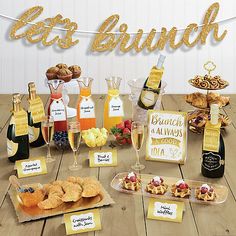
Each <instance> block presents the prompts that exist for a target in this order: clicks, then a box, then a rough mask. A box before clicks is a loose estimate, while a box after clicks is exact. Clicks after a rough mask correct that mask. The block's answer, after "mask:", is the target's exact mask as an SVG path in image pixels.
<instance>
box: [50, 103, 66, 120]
mask: <svg viewBox="0 0 236 236" xmlns="http://www.w3.org/2000/svg"><path fill="white" fill-rule="evenodd" d="M50 115H51V116H52V117H53V119H54V121H64V120H66V108H65V105H64V103H63V101H62V100H53V102H52V103H51V105H50Z"/></svg>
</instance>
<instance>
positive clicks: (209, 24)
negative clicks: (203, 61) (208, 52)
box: [201, 2, 227, 44]
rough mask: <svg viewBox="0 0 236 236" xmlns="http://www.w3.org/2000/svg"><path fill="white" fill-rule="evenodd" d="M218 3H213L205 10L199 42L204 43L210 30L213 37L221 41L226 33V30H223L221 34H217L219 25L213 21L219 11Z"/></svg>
mask: <svg viewBox="0 0 236 236" xmlns="http://www.w3.org/2000/svg"><path fill="white" fill-rule="evenodd" d="M219 7H220V5H219V3H218V2H215V3H213V4H212V5H211V6H210V7H209V8H208V10H207V12H206V15H205V17H204V20H203V27H202V32H201V43H202V44H205V43H206V38H207V36H208V34H209V32H210V31H211V30H213V37H214V39H215V40H216V41H218V42H219V41H221V40H223V39H224V37H225V35H226V34H227V30H225V31H224V32H223V34H222V35H221V36H218V32H219V25H218V24H217V23H213V22H214V20H215V19H216V16H217V14H218V12H219Z"/></svg>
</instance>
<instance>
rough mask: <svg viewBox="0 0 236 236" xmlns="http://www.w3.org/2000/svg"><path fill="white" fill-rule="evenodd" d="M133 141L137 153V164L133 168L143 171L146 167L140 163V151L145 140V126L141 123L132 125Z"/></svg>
mask: <svg viewBox="0 0 236 236" xmlns="http://www.w3.org/2000/svg"><path fill="white" fill-rule="evenodd" d="M131 139H132V144H133V148H134V149H135V151H136V157H137V160H136V163H135V164H134V165H132V166H131V168H132V169H133V170H136V171H138V170H143V169H144V168H145V165H142V164H140V162H139V151H140V149H141V148H142V145H143V140H144V125H143V124H142V123H141V122H133V123H132V125H131Z"/></svg>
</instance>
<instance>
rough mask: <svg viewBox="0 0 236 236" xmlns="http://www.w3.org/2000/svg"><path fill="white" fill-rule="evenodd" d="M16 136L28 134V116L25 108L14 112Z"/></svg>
mask: <svg viewBox="0 0 236 236" xmlns="http://www.w3.org/2000/svg"><path fill="white" fill-rule="evenodd" d="M14 123H15V136H16V137H17V136H22V135H26V134H27V135H28V116H27V113H26V111H25V110H21V111H17V112H14Z"/></svg>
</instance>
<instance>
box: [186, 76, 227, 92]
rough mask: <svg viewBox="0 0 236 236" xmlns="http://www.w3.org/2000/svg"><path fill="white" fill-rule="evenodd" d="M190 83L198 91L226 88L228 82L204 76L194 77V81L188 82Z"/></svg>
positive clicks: (219, 78)
mask: <svg viewBox="0 0 236 236" xmlns="http://www.w3.org/2000/svg"><path fill="white" fill-rule="evenodd" d="M190 83H191V84H192V85H193V86H195V87H197V88H200V89H212V90H217V89H223V88H225V87H226V86H228V82H227V81H225V80H223V79H221V77H220V76H218V75H217V76H214V77H212V76H211V75H205V76H199V75H197V76H195V77H194V79H191V80H190Z"/></svg>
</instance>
